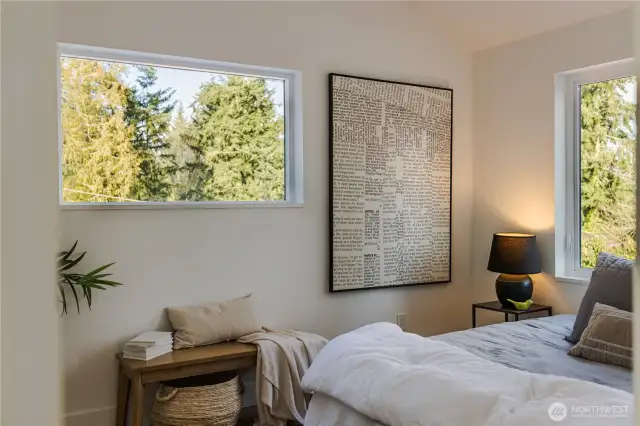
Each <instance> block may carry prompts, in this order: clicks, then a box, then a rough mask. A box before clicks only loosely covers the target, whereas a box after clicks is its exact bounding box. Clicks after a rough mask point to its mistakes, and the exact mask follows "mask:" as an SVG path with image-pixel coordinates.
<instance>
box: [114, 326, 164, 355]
mask: <svg viewBox="0 0 640 426" xmlns="http://www.w3.org/2000/svg"><path fill="white" fill-rule="evenodd" d="M172 350H173V337H172V336H171V332H170V331H147V332H144V333H142V334H141V335H139V336H137V337H136V338H134V339H131V340H129V341H128V342H127V343H126V344H125V345H124V353H123V354H122V356H123V357H124V358H128V359H137V360H140V361H148V360H150V359H153V358H156V357H159V356H160V355H164V354H166V353H169V352H171V351H172Z"/></svg>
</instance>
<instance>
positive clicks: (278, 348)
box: [238, 328, 327, 426]
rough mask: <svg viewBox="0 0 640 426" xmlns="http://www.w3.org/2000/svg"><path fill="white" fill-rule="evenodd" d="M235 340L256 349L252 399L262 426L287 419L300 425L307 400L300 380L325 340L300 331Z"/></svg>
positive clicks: (268, 332)
mask: <svg viewBox="0 0 640 426" xmlns="http://www.w3.org/2000/svg"><path fill="white" fill-rule="evenodd" d="M264 330H265V331H264V332H258V333H252V334H248V335H246V336H243V337H241V338H239V339H238V342H241V343H253V344H255V345H257V346H258V364H257V368H256V400H257V405H258V416H259V418H260V425H262V426H284V425H286V423H287V420H297V421H298V422H300V423H303V422H304V416H305V414H306V413H307V399H306V397H305V393H304V391H303V390H302V387H301V386H300V382H301V381H302V377H303V376H304V374H305V373H306V371H307V369H308V368H309V366H310V365H311V363H312V362H313V360H314V359H315V357H316V355H318V353H319V352H320V349H322V348H323V346H324V345H325V344H326V343H327V339H325V338H324V337H322V336H318V335H317V334H311V333H304V332H301V331H293V330H286V331H276V330H270V329H266V328H265V329H264Z"/></svg>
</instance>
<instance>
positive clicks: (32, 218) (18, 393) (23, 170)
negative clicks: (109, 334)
mask: <svg viewBox="0 0 640 426" xmlns="http://www.w3.org/2000/svg"><path fill="white" fill-rule="evenodd" d="M55 28H56V19H55V8H53V7H52V6H51V5H49V4H46V3H43V4H39V5H37V4H34V3H23V4H15V3H13V4H12V3H6V2H3V4H2V79H3V80H2V158H1V163H0V170H1V173H2V174H1V182H2V188H1V191H0V192H1V194H2V199H1V203H2V222H1V227H2V245H1V250H2V271H1V277H0V278H1V280H2V307H1V312H2V321H1V322H2V329H1V331H0V334H1V336H2V354H1V356H2V386H1V392H2V417H1V418H0V423H1V424H2V426H25V425H29V426H55V425H58V424H60V414H61V413H60V412H61V399H60V397H61V389H60V364H59V360H60V357H59V354H58V350H59V347H60V340H61V339H60V335H59V325H60V322H59V319H58V314H57V312H56V308H57V306H56V303H57V302H56V293H55V266H54V265H55V253H56V251H57V250H56V247H57V246H58V235H57V231H58V229H57V228H58V209H57V201H56V198H57V197H56V186H57V185H56V164H55V159H56V157H57V146H56V134H57V130H56V129H57V124H56V123H57V119H56V114H55V111H56V58H55V37H56V30H55ZM35 29H37V31H35Z"/></svg>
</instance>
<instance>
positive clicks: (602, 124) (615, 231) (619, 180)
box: [580, 77, 636, 268]
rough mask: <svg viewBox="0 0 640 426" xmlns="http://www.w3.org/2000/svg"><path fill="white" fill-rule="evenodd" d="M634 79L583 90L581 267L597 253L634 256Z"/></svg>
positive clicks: (602, 83) (607, 82) (590, 265)
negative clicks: (630, 94) (631, 96)
mask: <svg viewBox="0 0 640 426" xmlns="http://www.w3.org/2000/svg"><path fill="white" fill-rule="evenodd" d="M632 84H633V79H632V78H631V77H630V78H623V79H616V80H609V81H603V82H599V83H593V84H586V85H583V86H582V87H581V91H580V95H581V153H580V154H581V155H580V162H581V213H582V224H581V227H582V247H581V250H582V266H583V267H590V268H591V267H593V266H595V261H596V258H597V256H598V253H599V252H600V251H606V252H609V253H615V254H618V255H620V256H625V257H628V258H630V259H633V258H634V257H635V253H636V246H635V232H636V231H635V188H636V184H635V170H636V168H635V147H636V142H635V138H636V123H635V105H634V104H633V103H632V102H629V101H628V100H626V99H625V96H624V95H625V93H626V92H627V91H628V90H629V89H630V88H631V87H632Z"/></svg>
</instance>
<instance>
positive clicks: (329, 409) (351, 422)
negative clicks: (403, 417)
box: [304, 393, 383, 426]
mask: <svg viewBox="0 0 640 426" xmlns="http://www.w3.org/2000/svg"><path fill="white" fill-rule="evenodd" d="M304 425H305V426H383V425H382V424H380V423H378V422H376V421H374V420H371V419H370V418H368V417H366V416H363V415H362V414H360V413H358V412H357V411H356V410H354V409H353V408H351V407H349V406H348V405H345V404H343V403H342V402H340V401H338V400H337V399H334V398H331V397H330V396H328V395H324V394H321V393H316V394H314V395H313V398H312V399H311V403H309V409H308V410H307V415H306V416H305V417H304Z"/></svg>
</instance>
